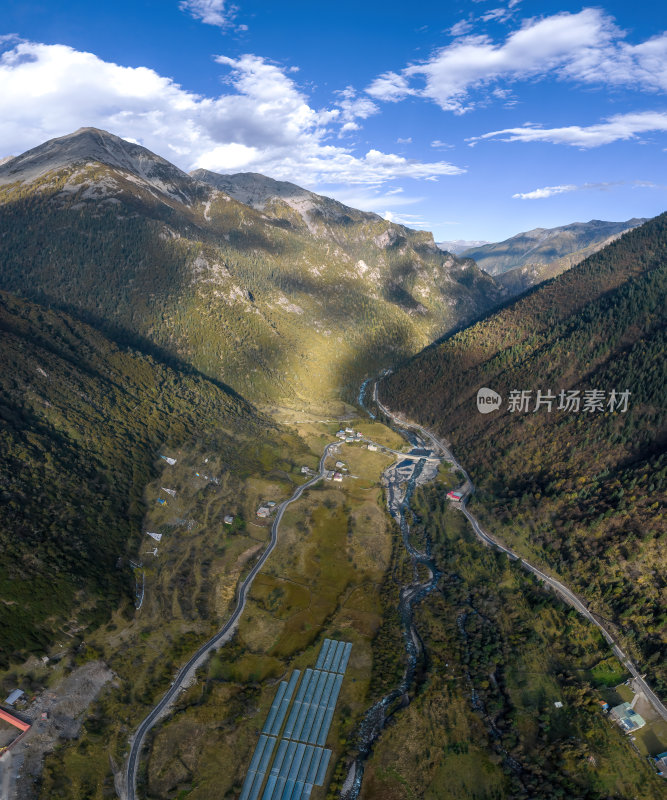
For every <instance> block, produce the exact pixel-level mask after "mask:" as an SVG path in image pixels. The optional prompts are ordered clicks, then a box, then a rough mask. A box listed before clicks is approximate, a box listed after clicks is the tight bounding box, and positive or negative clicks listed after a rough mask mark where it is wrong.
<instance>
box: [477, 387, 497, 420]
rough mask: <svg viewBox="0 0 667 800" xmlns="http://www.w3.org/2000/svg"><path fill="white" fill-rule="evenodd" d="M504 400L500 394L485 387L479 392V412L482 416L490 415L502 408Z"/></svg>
mask: <svg viewBox="0 0 667 800" xmlns="http://www.w3.org/2000/svg"><path fill="white" fill-rule="evenodd" d="M502 400H503V399H502V397H501V396H500V395H499V394H498V392H494V391H493V389H487V388H486V387H483V388H482V389H480V390H479V391H478V392H477V410H478V411H479V413H480V414H490V413H491V412H492V411H497V410H498V409H499V408H500V404H501V403H502Z"/></svg>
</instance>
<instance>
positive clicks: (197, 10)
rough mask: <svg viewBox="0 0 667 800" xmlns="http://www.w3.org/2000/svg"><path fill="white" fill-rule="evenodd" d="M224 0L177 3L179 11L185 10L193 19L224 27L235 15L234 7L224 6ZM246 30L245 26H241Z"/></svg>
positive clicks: (185, 0)
mask: <svg viewBox="0 0 667 800" xmlns="http://www.w3.org/2000/svg"><path fill="white" fill-rule="evenodd" d="M225 5H226V2H225V0H182V2H181V3H179V6H178V7H179V8H180V9H181V11H187V12H188V13H189V14H191V15H192V16H193V17H194V18H195V19H198V20H201V22H203V23H205V24H206V25H216V26H217V27H219V28H225V27H227V25H229V24H230V22H231V20H232V18H233V17H234V16H235V13H236V8H235V7H233V6H232V7H231V8H227V9H226V8H225ZM242 27H243V28H245V30H247V27H246V26H242Z"/></svg>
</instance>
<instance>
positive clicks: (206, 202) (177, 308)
mask: <svg viewBox="0 0 667 800" xmlns="http://www.w3.org/2000/svg"><path fill="white" fill-rule="evenodd" d="M0 237H2V242H3V258H4V265H3V270H2V274H1V275H0V288H1V289H5V290H6V291H9V292H13V293H15V294H21V295H23V296H25V297H28V298H31V299H33V300H36V301H38V302H46V303H48V304H50V305H52V306H53V307H58V308H61V309H63V310H66V311H67V312H68V313H71V314H75V315H77V316H79V317H81V318H82V319H84V320H86V321H88V322H90V323H92V324H94V325H97V326H100V327H101V329H103V330H104V331H105V332H106V333H107V334H108V335H113V336H114V337H115V338H118V337H120V338H119V340H120V341H123V342H128V343H133V344H134V345H136V346H140V347H142V348H145V347H148V346H150V347H156V348H158V349H159V351H160V353H162V354H163V355H164V354H171V356H172V357H173V358H175V359H176V360H177V361H178V362H179V363H188V364H190V365H192V366H193V367H195V368H196V369H197V370H200V371H202V372H203V373H205V374H206V375H209V376H211V377H214V378H216V379H219V380H223V381H224V382H225V383H227V384H228V385H230V386H232V387H234V388H235V389H236V390H237V391H238V392H240V393H241V394H243V395H244V396H246V397H249V398H254V399H263V400H268V399H276V398H280V399H281V400H283V401H289V402H302V401H306V402H310V401H312V400H314V399H316V397H317V396H336V395H337V394H339V393H340V391H341V387H346V389H345V391H349V392H351V391H353V387H354V386H355V384H356V383H357V382H359V381H360V380H361V379H363V376H364V375H366V374H368V373H369V372H370V371H372V370H374V369H375V368H376V367H379V366H381V365H385V364H386V363H387V362H389V361H393V360H395V359H396V358H397V357H404V356H405V355H408V354H410V353H414V352H416V351H418V350H419V349H420V348H421V347H423V346H424V345H426V344H428V343H429V342H430V341H432V340H433V339H435V338H437V337H438V336H440V335H442V334H443V333H445V332H446V331H447V330H451V329H453V328H455V327H458V326H460V325H461V324H463V323H465V322H466V321H468V320H471V319H473V318H475V317H476V316H477V315H478V314H480V313H484V311H486V310H488V309H489V308H490V307H492V306H494V305H495V304H497V303H498V302H499V301H500V299H501V298H502V294H503V293H502V290H501V289H500V287H499V286H497V285H496V283H495V282H494V281H493V279H492V278H490V277H489V276H488V275H486V274H485V273H484V272H482V271H481V270H480V269H479V268H478V267H477V266H476V265H475V263H474V262H473V261H471V260H466V259H458V258H456V257H455V256H452V255H449V254H445V253H442V252H441V251H440V250H438V248H437V247H436V245H435V242H434V241H433V237H432V236H431V234H429V233H426V232H422V231H414V230H411V229H409V228H406V227H404V226H401V225H397V224H394V223H391V222H389V221H387V220H384V219H382V218H381V217H379V216H378V215H376V214H371V213H368V212H363V211H359V210H356V209H352V208H349V207H347V206H345V205H343V204H342V203H339V202H337V201H335V200H332V199H330V198H326V197H323V196H320V195H317V194H315V193H313V192H309V191H307V190H305V189H301V188H300V187H298V186H296V185H294V184H289V183H286V182H282V181H274V180H272V179H270V178H267V177H265V176H262V175H257V174H253V173H240V174H238V175H217V174H215V173H211V172H207V171H205V170H197V171H195V173H194V174H193V175H187V174H186V173H185V172H183V171H182V170H180V169H179V168H178V167H176V166H174V165H173V164H170V162H168V161H166V160H165V159H164V158H161V157H160V156H157V155H155V154H153V153H151V152H150V151H149V150H147V149H146V148H143V147H141V146H140V145H137V144H134V143H131V142H127V141H125V140H123V139H120V138H119V137H117V136H114V135H112V134H110V133H107V132H106V131H100V130H97V129H94V128H82V129H80V130H78V131H76V132H75V133H73V134H69V135H67V136H63V137H60V138H58V139H53V140H51V141H49V142H46V143H45V144H43V145H40V146H39V147H36V148H33V149H31V150H29V151H27V152H26V153H24V154H22V155H19V156H15V157H14V158H12V159H11V160H9V161H8V162H6V163H5V164H3V165H2V166H0ZM347 387H349V389H348V388H347Z"/></svg>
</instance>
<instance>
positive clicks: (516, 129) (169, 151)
mask: <svg viewBox="0 0 667 800" xmlns="http://www.w3.org/2000/svg"><path fill="white" fill-rule="evenodd" d="M2 10H3V13H2V16H1V17H0V25H1V26H2V28H1V29H0V50H1V51H2V55H1V56H0V87H2V88H1V90H0V157H1V156H3V155H11V154H17V153H19V152H22V151H24V150H26V149H28V148H30V147H33V146H35V145H36V144H39V143H40V142H42V141H44V140H46V139H49V138H52V137H54V136H60V135H64V134H66V133H70V132H71V131H73V130H75V129H76V128H78V127H82V126H85V125H94V126H96V127H101V128H105V129H106V130H110V131H111V132H112V133H116V134H118V135H119V136H123V137H125V138H128V139H131V140H133V141H137V142H139V143H141V144H143V145H145V146H146V147H148V148H150V149H151V150H153V151H155V152H157V153H159V154H160V155H162V156H164V157H165V158H168V159H169V160H170V161H173V162H174V163H176V164H178V166H180V167H181V168H183V169H185V170H190V169H193V168H195V167H199V166H203V167H206V168H208V169H213V170H216V171H219V172H240V171H256V172H262V173H264V174H267V175H270V176H272V177H275V178H279V179H284V180H292V181H294V182H295V183H298V184H300V185H302V186H306V187H308V188H310V189H313V190H315V191H319V192H321V193H323V194H329V195H331V196H333V197H336V198H338V199H340V200H342V201H343V202H347V203H349V204H350V205H353V206H356V207H359V208H364V209H367V210H372V211H376V212H378V213H380V214H382V215H384V216H387V217H388V218H391V219H394V220H396V221H399V222H403V223H405V224H407V225H411V226H413V227H422V228H426V229H428V230H432V231H433V232H434V234H435V237H436V240H438V241H440V240H450V239H487V240H498V239H502V238H506V237H507V236H510V235H512V234H514V233H517V232H519V231H521V230H527V229H530V228H533V227H540V226H541V227H552V226H555V225H562V224H566V223H568V222H573V221H585V220H589V219H592V218H597V219H612V220H621V219H627V218H629V217H632V216H653V215H655V214H658V213H660V212H661V211H664V210H665V209H666V208H667V169H666V168H665V159H666V157H667V100H666V98H665V93H666V91H667V33H666V32H665V31H666V30H667V11H665V7H664V4H663V3H660V4H658V3H655V4H649V3H636V4H632V5H630V4H627V3H623V4H622V3H619V2H613V3H605V4H604V5H595V6H593V5H582V4H575V3H570V2H559V3H555V2H539V3H537V2H531V0H518V1H517V0H504V2H498V0H479V1H478V2H463V0H461V1H460V2H453V3H449V4H447V3H443V2H438V3H430V2H420V3H412V4H410V3H407V4H400V5H399V4H397V3H389V6H388V7H387V6H386V5H385V4H384V3H381V2H376V1H375V0H365V2H363V3H360V2H358V0H355V2H352V1H351V0H337V2H336V3H333V4H319V3H313V2H312V0H309V2H305V1H302V0H294V1H290V0H284V1H283V2H281V3H275V2H271V3H269V2H258V1H257V0H237V2H236V3H235V4H233V5H232V4H231V3H229V2H224V1H223V0H183V1H182V2H179V0H150V1H147V0H133V2H126V0H115V2H107V1H106V0H97V2H95V3H90V2H89V0H88V1H87V2H80V1H77V2H61V3H58V4H54V3H48V2H35V1H34V0H33V1H32V2H31V0H3V3H2Z"/></svg>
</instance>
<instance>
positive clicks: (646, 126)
mask: <svg viewBox="0 0 667 800" xmlns="http://www.w3.org/2000/svg"><path fill="white" fill-rule="evenodd" d="M665 131H667V112H665V111H637V112H632V113H628V114H617V115H616V116H613V117H609V118H608V119H606V120H605V121H604V122H600V123H598V124H597V125H588V126H582V125H566V126H564V127H561V128H540V127H539V126H536V125H524V126H523V127H520V128H505V129H503V130H500V131H491V132H490V133H484V134H482V135H481V136H474V137H472V138H470V139H467V141H468V142H469V143H470V144H471V145H474V144H476V143H477V142H479V141H481V140H483V139H500V140H501V141H504V142H550V143H552V144H567V145H572V146H574V147H583V148H589V147H600V146H601V145H603V144H611V143H612V142H617V141H627V140H629V139H636V138H637V136H638V135H639V134H642V133H651V132H659V133H664V132H665Z"/></svg>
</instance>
